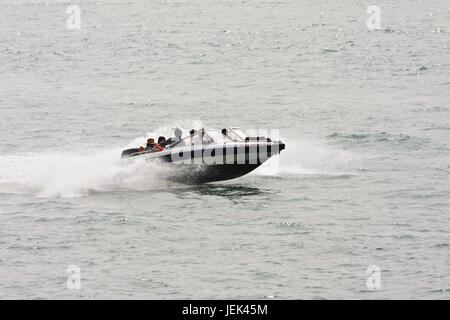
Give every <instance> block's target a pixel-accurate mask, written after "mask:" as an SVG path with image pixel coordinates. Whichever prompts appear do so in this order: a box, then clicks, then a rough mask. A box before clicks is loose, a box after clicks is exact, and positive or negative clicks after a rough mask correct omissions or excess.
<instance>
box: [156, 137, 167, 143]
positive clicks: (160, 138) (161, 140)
mask: <svg viewBox="0 0 450 320" xmlns="http://www.w3.org/2000/svg"><path fill="white" fill-rule="evenodd" d="M164 141H166V138H164V137H163V136H161V137H159V138H158V144H161V143H163V142H164Z"/></svg>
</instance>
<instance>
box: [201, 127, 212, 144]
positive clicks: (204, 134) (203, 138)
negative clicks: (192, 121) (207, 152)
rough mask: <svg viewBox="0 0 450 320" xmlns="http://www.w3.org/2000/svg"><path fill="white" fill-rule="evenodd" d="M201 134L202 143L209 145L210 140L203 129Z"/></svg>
mask: <svg viewBox="0 0 450 320" xmlns="http://www.w3.org/2000/svg"><path fill="white" fill-rule="evenodd" d="M201 133H202V143H203V144H210V143H211V142H212V140H211V139H210V138H209V137H208V135H207V134H206V131H205V128H202V130H201Z"/></svg>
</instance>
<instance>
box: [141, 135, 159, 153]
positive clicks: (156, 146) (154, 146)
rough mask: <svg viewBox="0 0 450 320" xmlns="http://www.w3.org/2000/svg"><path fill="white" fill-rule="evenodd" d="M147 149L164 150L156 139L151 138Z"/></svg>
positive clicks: (148, 140)
mask: <svg viewBox="0 0 450 320" xmlns="http://www.w3.org/2000/svg"><path fill="white" fill-rule="evenodd" d="M145 151H153V152H158V151H163V148H162V147H161V146H160V145H159V144H158V143H156V142H155V139H153V138H149V139H147V146H146V147H145Z"/></svg>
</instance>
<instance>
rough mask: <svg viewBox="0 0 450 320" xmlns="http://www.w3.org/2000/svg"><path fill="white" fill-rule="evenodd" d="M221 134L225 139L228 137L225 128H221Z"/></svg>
mask: <svg viewBox="0 0 450 320" xmlns="http://www.w3.org/2000/svg"><path fill="white" fill-rule="evenodd" d="M222 134H223V135H224V136H225V137H228V130H227V129H226V128H223V129H222Z"/></svg>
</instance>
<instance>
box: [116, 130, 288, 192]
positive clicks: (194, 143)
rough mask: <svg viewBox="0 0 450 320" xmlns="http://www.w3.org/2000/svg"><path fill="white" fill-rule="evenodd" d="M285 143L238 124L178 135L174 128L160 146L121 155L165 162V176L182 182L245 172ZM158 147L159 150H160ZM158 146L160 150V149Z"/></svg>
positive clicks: (221, 177)
mask: <svg viewBox="0 0 450 320" xmlns="http://www.w3.org/2000/svg"><path fill="white" fill-rule="evenodd" d="M284 148H285V144H284V143H282V142H281V141H273V140H272V139H271V138H266V137H264V136H255V137H252V136H250V135H248V134H247V132H246V131H245V130H243V129H241V128H237V127H232V128H226V129H223V130H219V129H204V128H202V129H200V130H198V131H196V130H192V131H191V132H190V133H189V134H188V135H187V136H185V137H182V130H181V129H179V128H175V130H174V137H171V138H170V139H168V143H167V144H165V146H164V148H160V149H150V150H146V149H144V148H143V147H140V148H133V149H127V150H124V151H123V152H122V156H121V158H122V159H124V160H125V159H126V161H131V159H137V158H139V159H145V160H147V161H159V162H161V163H164V164H167V165H168V167H169V168H168V170H167V172H168V175H167V176H168V178H169V179H170V180H174V181H177V182H183V183H205V182H213V181H222V180H230V179H235V178H238V177H241V176H243V175H246V174H247V173H249V172H251V171H253V170H255V169H256V168H258V167H259V166H260V165H261V164H263V163H264V162H266V161H267V160H268V159H269V158H271V157H272V156H275V155H277V154H279V153H280V152H281V151H282V150H284ZM161 149H162V150H161ZM160 150H161V151H160Z"/></svg>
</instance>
